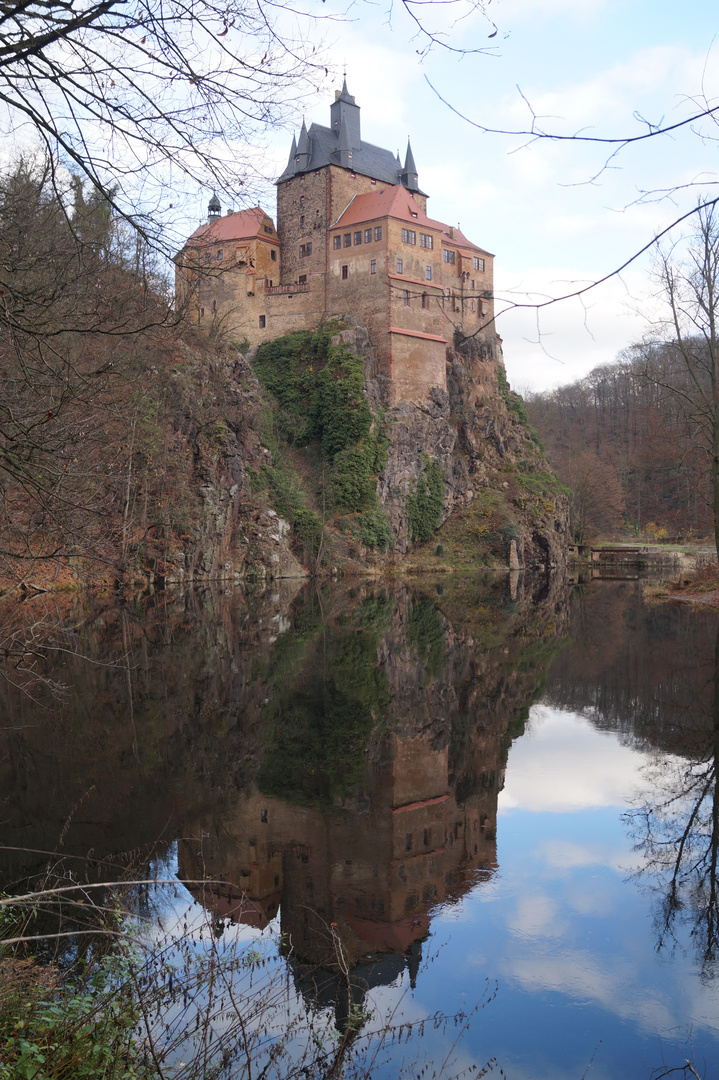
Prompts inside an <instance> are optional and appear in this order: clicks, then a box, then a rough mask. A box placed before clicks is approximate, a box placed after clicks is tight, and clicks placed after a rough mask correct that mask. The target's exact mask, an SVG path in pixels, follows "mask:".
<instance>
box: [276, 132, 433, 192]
mask: <svg viewBox="0 0 719 1080" xmlns="http://www.w3.org/2000/svg"><path fill="white" fill-rule="evenodd" d="M307 134H308V135H309V142H310V160H309V164H308V165H307V166H306V167H305V168H304V169H298V170H297V172H295V171H294V158H295V154H291V155H290V158H291V160H290V161H288V163H287V168H286V169H285V171H284V172H283V173H282V176H280V178H279V179H278V181H277V183H278V184H281V183H282V182H283V181H284V180H290V179H291V178H292V177H293V176H299V175H300V174H301V173H303V172H313V171H314V170H315V169H322V168H323V167H324V166H325V165H339V164H340V132H339V131H333V130H332V128H328V127H323V125H321V124H312V125H311V126H310V129H309V131H308V133H307ZM402 171H403V170H402V166H401V165H400V163H399V161H398V160H397V158H396V156H395V155H394V154H393V153H392V151H391V150H383V149H382V147H381V146H374V144H373V143H368V142H365V141H364V139H363V140H362V145H361V146H360V147H359V148H357V147H352V172H356V173H359V174H360V175H361V176H369V177H371V178H372V179H373V180H379V181H381V182H382V183H383V184H399V183H400V177H401V175H402ZM421 194H424V192H421Z"/></svg>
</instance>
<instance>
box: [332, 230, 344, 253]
mask: <svg viewBox="0 0 719 1080" xmlns="http://www.w3.org/2000/svg"><path fill="white" fill-rule="evenodd" d="M332 246H333V247H334V249H335V251H337V250H338V248H341V247H342V237H341V236H340V235H339V234H338V235H337V236H335V237H334V238H333V240H332Z"/></svg>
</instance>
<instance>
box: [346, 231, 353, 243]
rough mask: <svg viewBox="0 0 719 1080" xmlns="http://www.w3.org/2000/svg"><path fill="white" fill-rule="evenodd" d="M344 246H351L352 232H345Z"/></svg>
mask: <svg viewBox="0 0 719 1080" xmlns="http://www.w3.org/2000/svg"><path fill="white" fill-rule="evenodd" d="M345 247H352V233H351V232H348V233H345Z"/></svg>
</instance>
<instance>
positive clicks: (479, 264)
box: [474, 255, 484, 270]
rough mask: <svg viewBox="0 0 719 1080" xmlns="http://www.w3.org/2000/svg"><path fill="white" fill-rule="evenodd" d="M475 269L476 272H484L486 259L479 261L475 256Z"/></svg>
mask: <svg viewBox="0 0 719 1080" xmlns="http://www.w3.org/2000/svg"><path fill="white" fill-rule="evenodd" d="M474 269H475V270H484V259H479V258H477V256H476V255H475V256H474Z"/></svg>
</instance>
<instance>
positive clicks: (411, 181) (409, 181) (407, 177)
mask: <svg viewBox="0 0 719 1080" xmlns="http://www.w3.org/2000/svg"><path fill="white" fill-rule="evenodd" d="M401 180H402V184H403V186H404V187H406V188H408V189H409V190H410V191H419V182H418V177H417V166H416V165H415V163H414V155H413V153H412V147H411V146H410V142H409V139H407V153H406V155H405V159H404V169H403V170H402V176H401Z"/></svg>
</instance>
